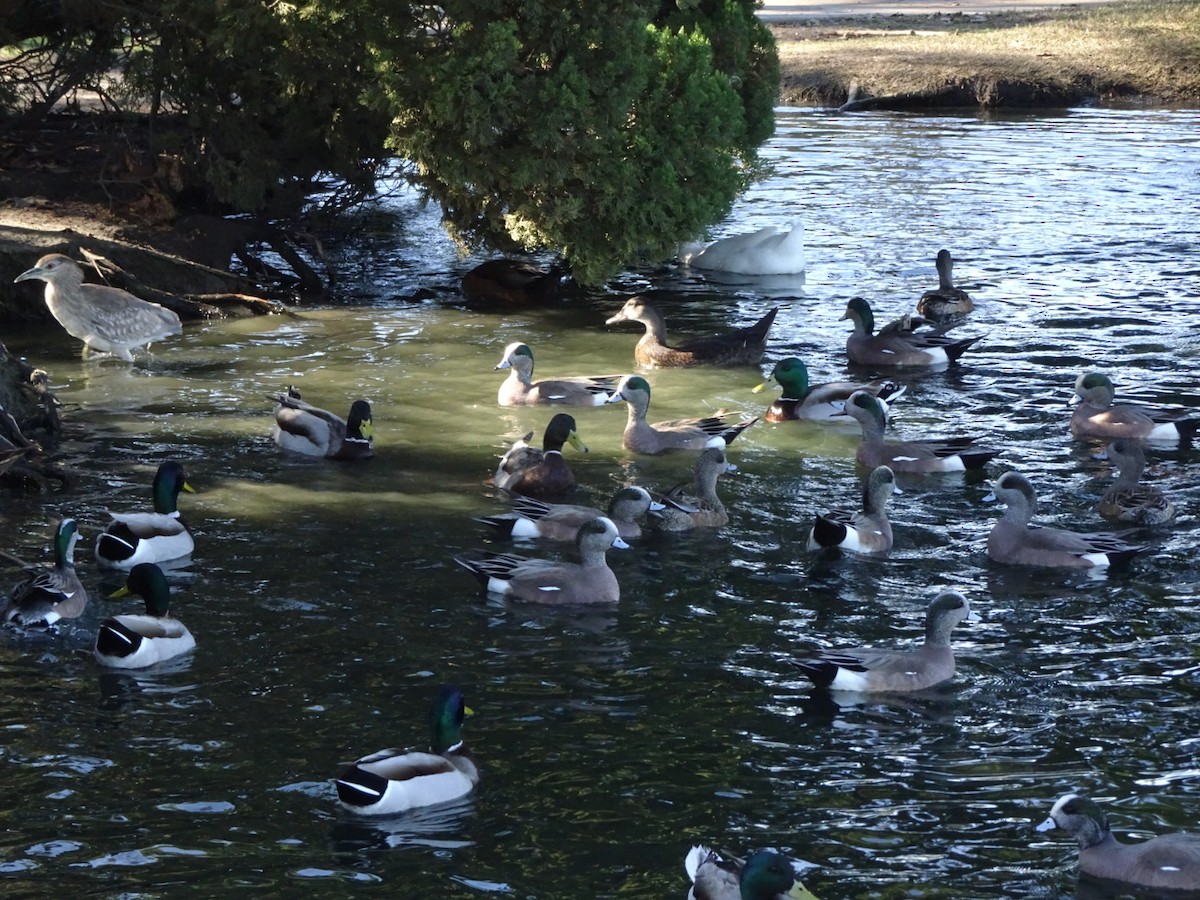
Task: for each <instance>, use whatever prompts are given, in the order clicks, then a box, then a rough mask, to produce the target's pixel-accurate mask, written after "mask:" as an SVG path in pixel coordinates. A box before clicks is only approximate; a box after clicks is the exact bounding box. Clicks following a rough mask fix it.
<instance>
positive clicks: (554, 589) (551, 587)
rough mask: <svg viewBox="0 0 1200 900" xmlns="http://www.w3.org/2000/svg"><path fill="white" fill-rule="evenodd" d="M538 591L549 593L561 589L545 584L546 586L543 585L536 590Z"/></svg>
mask: <svg viewBox="0 0 1200 900" xmlns="http://www.w3.org/2000/svg"><path fill="white" fill-rule="evenodd" d="M538 590H539V591H546V592H547V593H549V592H550V591H561V590H562V588H560V587H555V586H554V585H552V584H546V585H543V586H542V587H540V588H538Z"/></svg>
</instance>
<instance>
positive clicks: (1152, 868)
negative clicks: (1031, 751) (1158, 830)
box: [1037, 794, 1200, 897]
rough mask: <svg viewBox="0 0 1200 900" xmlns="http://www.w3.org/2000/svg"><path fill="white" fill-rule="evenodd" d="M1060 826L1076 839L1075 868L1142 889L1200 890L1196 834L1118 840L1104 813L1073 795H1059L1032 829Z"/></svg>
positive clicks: (1199, 843)
mask: <svg viewBox="0 0 1200 900" xmlns="http://www.w3.org/2000/svg"><path fill="white" fill-rule="evenodd" d="M1055 828H1061V829H1063V830H1064V831H1066V832H1067V833H1068V834H1070V835H1071V836H1072V837H1074V838H1075V840H1077V841H1078V842H1079V871H1080V872H1082V873H1083V874H1084V875H1088V876H1090V877H1092V878H1099V879H1102V880H1104V881H1119V882H1122V883H1124V884H1129V885H1135V886H1137V887H1139V888H1143V889H1153V890H1169V891H1187V892H1188V894H1187V896H1189V897H1190V896H1192V895H1193V893H1194V892H1195V891H1197V890H1200V835H1196V834H1187V833H1185V832H1181V833H1179V834H1164V835H1160V836H1159V837H1154V838H1150V839H1149V840H1147V841H1142V842H1141V843H1140V844H1122V843H1121V842H1120V841H1118V840H1117V839H1116V838H1115V837H1113V834H1112V832H1111V831H1110V830H1109V826H1108V816H1106V815H1105V814H1104V811H1103V810H1102V809H1101V808H1100V807H1099V805H1097V804H1096V802H1095V801H1093V800H1090V799H1088V798H1087V797H1081V796H1080V795H1079V794H1067V795H1066V796H1064V797H1060V798H1059V799H1058V802H1056V803H1055V804H1054V806H1053V807H1052V808H1051V810H1050V817H1049V818H1048V819H1046V821H1044V822H1042V824H1040V825H1039V826H1038V827H1037V830H1038V831H1050V830H1052V829H1055Z"/></svg>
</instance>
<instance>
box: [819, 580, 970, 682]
mask: <svg viewBox="0 0 1200 900" xmlns="http://www.w3.org/2000/svg"><path fill="white" fill-rule="evenodd" d="M970 616H971V605H970V604H969V603H968V602H967V598H966V597H964V596H963V595H962V594H960V593H959V592H958V591H943V592H942V593H940V594H938V595H937V597H935V598H934V599H933V602H932V603H930V604H929V610H928V611H927V612H926V614H925V642H924V643H923V644H921V646H919V647H917V648H916V649H914V650H880V649H875V648H870V647H862V648H851V649H840V648H839V649H831V650H824V651H820V652H818V653H816V654H814V655H813V656H810V657H808V658H806V659H801V660H798V661H797V662H796V665H797V666H798V667H799V668H800V671H801V672H803V673H804V675H806V676H807V677H808V678H810V679H811V680H812V682H813V683H814V684H816V685H817V686H818V687H823V688H828V689H829V690H831V691H854V692H859V693H883V692H905V691H921V690H924V689H925V688H929V687H933V686H934V685H936V684H940V683H942V682H943V681H948V680H949V679H950V678H952V677H953V676H954V650H953V649H952V648H951V647H950V632H951V631H953V630H954V626H956V625H957V624H958V623H959V622H963V621H968V620H969V618H970Z"/></svg>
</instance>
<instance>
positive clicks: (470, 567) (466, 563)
mask: <svg viewBox="0 0 1200 900" xmlns="http://www.w3.org/2000/svg"><path fill="white" fill-rule="evenodd" d="M454 561H455V562H456V563H458V564H459V565H460V566H462V567H463V568H464V569H466V570H467V571H468V572H470V573H471V574H472V575H474V576H475V580H476V581H478V582H479V583H480V584H481V585H483V587H484V588H486V587H487V585H488V580H489V579H490V578H491V576H490V575H488V573H487V572H485V571H484V570H483V568H482V567H481V566H480V564H479V561H478V560H473V559H463V558H461V557H458V556H456V557H454Z"/></svg>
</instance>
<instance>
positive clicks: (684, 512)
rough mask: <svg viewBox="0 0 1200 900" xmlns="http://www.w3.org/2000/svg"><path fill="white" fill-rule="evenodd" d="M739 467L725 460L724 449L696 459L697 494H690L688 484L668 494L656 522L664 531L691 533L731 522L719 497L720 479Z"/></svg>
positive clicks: (707, 452)
mask: <svg viewBox="0 0 1200 900" xmlns="http://www.w3.org/2000/svg"><path fill="white" fill-rule="evenodd" d="M736 471H737V466H735V465H733V463H731V462H729V461H728V460H726V459H725V450H724V448H721V447H709V448H708V449H707V450H705V451H704V452H703V453H701V454H700V455H699V456H698V457H697V458H696V468H695V475H694V477H693V484H694V485H695V492H694V493H690V494H689V493H688V492H687V490H686V487H687V486H686V485H680V486H679V487H677V488H675V489H674V490H672V491H671V492H670V493H668V494H667V495H666V496H665V497H664V498H663V499H664V501H665V502H664V503H663V509H661V510H659V511H658V512H657V513H655V514H654V516H653V519H654V521H655V522H656V523H657V525H658V528H659V529H660V530H662V531H690V530H691V529H693V528H720V527H721V526H722V525H724V524H725V523H727V522H728V521H729V513H727V512H726V511H725V504H723V503H722V502H721V498H720V497H718V496H717V479H718V478H720V477H721V476H722V475H724V474H725V473H726V472H736Z"/></svg>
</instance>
